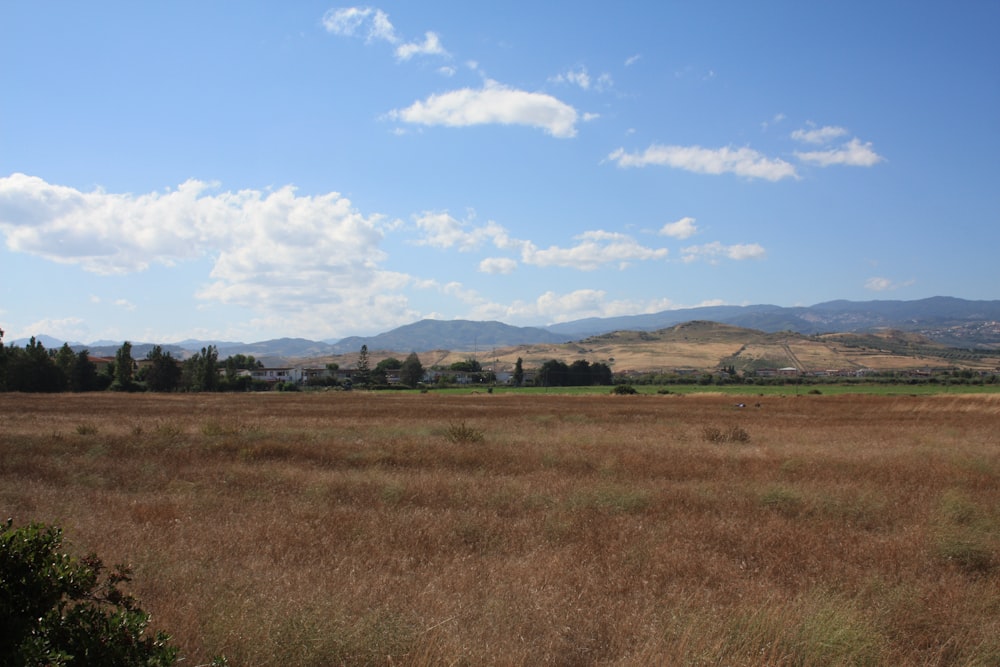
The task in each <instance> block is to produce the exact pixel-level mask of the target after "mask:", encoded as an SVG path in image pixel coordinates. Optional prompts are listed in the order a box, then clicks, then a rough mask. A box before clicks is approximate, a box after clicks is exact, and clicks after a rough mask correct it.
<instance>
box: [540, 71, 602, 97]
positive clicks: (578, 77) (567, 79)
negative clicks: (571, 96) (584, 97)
mask: <svg viewBox="0 0 1000 667" xmlns="http://www.w3.org/2000/svg"><path fill="white" fill-rule="evenodd" d="M549 80H550V81H552V82H554V83H564V84H571V85H574V86H579V87H580V88H581V89H583V90H596V91H597V92H604V91H606V90H610V89H611V88H612V87H613V86H614V80H613V79H612V78H611V75H610V74H608V73H607V72H605V73H603V74H600V75H598V77H597V78H596V79H594V78H592V77H591V76H590V73H589V72H588V71H587V68H586V67H583V66H581V67H578V68H576V69H571V70H569V71H566V72H563V73H562V74H557V75H556V76H554V77H552V78H551V79H549Z"/></svg>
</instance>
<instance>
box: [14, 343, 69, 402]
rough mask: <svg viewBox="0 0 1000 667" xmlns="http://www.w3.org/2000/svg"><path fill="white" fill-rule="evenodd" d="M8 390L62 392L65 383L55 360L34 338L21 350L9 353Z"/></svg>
mask: <svg viewBox="0 0 1000 667" xmlns="http://www.w3.org/2000/svg"><path fill="white" fill-rule="evenodd" d="M6 355H7V389H9V390H11V391H26V392H56V391H62V389H63V387H64V381H63V376H62V373H60V372H59V367H58V366H56V362H55V360H54V359H53V358H52V356H51V355H50V354H49V353H48V351H47V350H46V349H45V346H44V345H42V344H41V343H40V342H38V341H36V340H35V337H34V336H32V337H31V340H29V341H28V344H27V345H25V346H24V349H21V348H19V347H17V346H14V347H12V348H10V350H8V351H7V353H6Z"/></svg>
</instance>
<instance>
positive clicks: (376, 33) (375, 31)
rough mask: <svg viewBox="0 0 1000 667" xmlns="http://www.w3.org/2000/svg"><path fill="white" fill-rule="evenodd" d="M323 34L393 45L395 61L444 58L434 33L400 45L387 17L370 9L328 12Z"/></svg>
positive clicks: (398, 37)
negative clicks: (426, 57)
mask: <svg viewBox="0 0 1000 667" xmlns="http://www.w3.org/2000/svg"><path fill="white" fill-rule="evenodd" d="M322 23H323V27H324V28H326V31H327V32H329V33H331V34H334V35H338V36H341V37H360V36H363V37H364V38H365V42H366V43H372V42H375V41H381V42H388V43H389V44H393V45H396V51H395V53H396V58H397V59H399V60H409V59H410V58H412V57H413V56H417V55H421V56H431V55H436V56H447V55H449V54H448V52H447V51H446V50H445V48H444V46H442V44H441V38H440V37H439V36H438V34H437V33H435V32H431V31H427V32H425V33H424V40H423V41H422V42H421V41H412V42H403V39H402V38H401V37H400V36H399V35H398V34H397V32H396V28H395V27H394V26H393V25H392V22H391V21H389V15H388V14H386V13H385V12H384V11H382V10H381V9H374V8H372V7H341V8H338V9H331V10H329V11H328V12H326V13H325V14H324V15H323V20H322Z"/></svg>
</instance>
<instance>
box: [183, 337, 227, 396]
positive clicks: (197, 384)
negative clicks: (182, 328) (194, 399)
mask: <svg viewBox="0 0 1000 667" xmlns="http://www.w3.org/2000/svg"><path fill="white" fill-rule="evenodd" d="M182 377H183V384H184V385H185V386H187V388H188V389H190V390H191V391H215V390H216V389H218V388H219V351H218V350H217V349H216V347H215V346H214V345H209V346H208V347H203V348H201V352H195V353H194V354H193V355H191V357H190V358H188V359H187V361H185V362H184V373H183V376H182Z"/></svg>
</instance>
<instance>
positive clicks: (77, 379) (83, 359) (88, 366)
mask: <svg viewBox="0 0 1000 667" xmlns="http://www.w3.org/2000/svg"><path fill="white" fill-rule="evenodd" d="M69 388H70V391H96V390H97V388H98V387H97V366H96V365H95V364H94V362H93V361H91V360H90V352H88V351H87V350H80V351H79V352H77V353H76V359H75V360H74V362H73V371H72V372H71V373H70V377H69Z"/></svg>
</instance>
